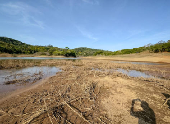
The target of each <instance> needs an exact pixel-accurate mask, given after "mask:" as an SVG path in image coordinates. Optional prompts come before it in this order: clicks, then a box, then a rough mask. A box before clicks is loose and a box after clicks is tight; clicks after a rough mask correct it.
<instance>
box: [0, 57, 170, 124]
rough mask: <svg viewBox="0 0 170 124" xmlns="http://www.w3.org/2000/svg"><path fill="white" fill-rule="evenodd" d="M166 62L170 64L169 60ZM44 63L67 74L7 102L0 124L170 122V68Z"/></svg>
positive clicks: (1, 109) (91, 62) (2, 105)
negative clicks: (123, 71)
mask: <svg viewBox="0 0 170 124" xmlns="http://www.w3.org/2000/svg"><path fill="white" fill-rule="evenodd" d="M107 59H108V58H107ZM134 61H135V58H134ZM154 61H158V60H154ZM161 61H162V60H161ZM152 62H153V61H152ZM163 62H167V63H168V61H167V60H165V59H164V60H163ZM44 63H45V64H47V65H48V64H52V65H56V66H58V67H61V68H62V70H63V71H62V72H59V73H57V74H56V75H55V76H53V77H50V78H48V79H47V80H44V81H43V83H41V84H39V85H37V86H35V87H31V88H28V89H27V90H22V91H20V92H18V93H14V94H13V95H10V96H8V97H6V98H4V99H2V100H1V101H0V123H3V124H8V123H11V124H13V123H15V124H18V123H19V124H20V123H25V124H30V123H31V124H33V123H35V124H37V123H44V124H48V123H49V124H50V123H51V124H55V123H62V124H65V123H76V124H82V123H83V124H86V123H110V124H138V123H144V124H156V123H157V124H169V123H170V118H169V117H170V100H167V101H166V99H168V98H170V80H169V79H168V77H169V75H170V72H169V70H167V68H169V64H168V65H162V66H157V65H143V66H141V65H131V64H119V63H113V62H111V61H110V60H99V59H98V61H96V60H81V61H80V60H78V61H75V62H73V61H66V60H61V61H56V60H52V61H44ZM115 68H124V69H140V70H141V71H144V72H148V73H151V72H157V73H158V74H159V73H162V71H164V73H163V75H164V79H158V78H150V79H146V78H142V77H136V78H135V77H129V76H127V75H124V74H121V73H118V72H114V71H108V69H115ZM95 69H99V70H95ZM161 69H162V70H161Z"/></svg>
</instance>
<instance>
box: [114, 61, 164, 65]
mask: <svg viewBox="0 0 170 124" xmlns="http://www.w3.org/2000/svg"><path fill="white" fill-rule="evenodd" d="M112 62H114V63H123V64H124V63H129V64H138V65H161V64H160V63H147V62H127V61H112Z"/></svg>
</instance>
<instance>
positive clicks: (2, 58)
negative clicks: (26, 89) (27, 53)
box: [0, 57, 79, 60]
mask: <svg viewBox="0 0 170 124" xmlns="http://www.w3.org/2000/svg"><path fill="white" fill-rule="evenodd" d="M7 59H39V60H42V59H79V58H58V57H0V60H7Z"/></svg>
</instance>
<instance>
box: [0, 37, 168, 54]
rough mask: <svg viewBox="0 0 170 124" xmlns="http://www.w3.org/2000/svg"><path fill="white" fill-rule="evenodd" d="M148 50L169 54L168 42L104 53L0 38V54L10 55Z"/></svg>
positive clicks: (129, 52)
mask: <svg viewBox="0 0 170 124" xmlns="http://www.w3.org/2000/svg"><path fill="white" fill-rule="evenodd" d="M146 50H148V51H149V52H154V53H157V52H170V40H168V41H167V42H165V41H159V42H158V43H156V44H148V45H145V46H143V47H139V48H133V49H122V50H119V51H114V52H112V51H106V50H100V49H91V48H86V47H79V48H75V49H69V48H68V47H66V48H64V49H63V48H58V47H53V46H52V45H48V46H38V45H35V46H34V45H29V44H26V43H22V42H21V41H18V40H14V39H12V38H7V37H0V53H10V54H37V53H38V54H39V55H56V56H58V55H61V56H66V57H69V56H73V57H76V56H96V55H105V56H108V55H121V54H131V53H140V52H143V51H146Z"/></svg>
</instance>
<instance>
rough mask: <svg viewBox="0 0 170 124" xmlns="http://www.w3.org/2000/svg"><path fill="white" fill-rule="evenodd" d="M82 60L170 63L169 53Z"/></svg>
mask: <svg viewBox="0 0 170 124" xmlns="http://www.w3.org/2000/svg"><path fill="white" fill-rule="evenodd" d="M82 58H84V59H97V60H98V59H106V60H115V61H135V62H159V63H170V53H149V52H147V53H146V52H144V53H136V54H125V55H115V56H96V57H94V56H92V57H82Z"/></svg>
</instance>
